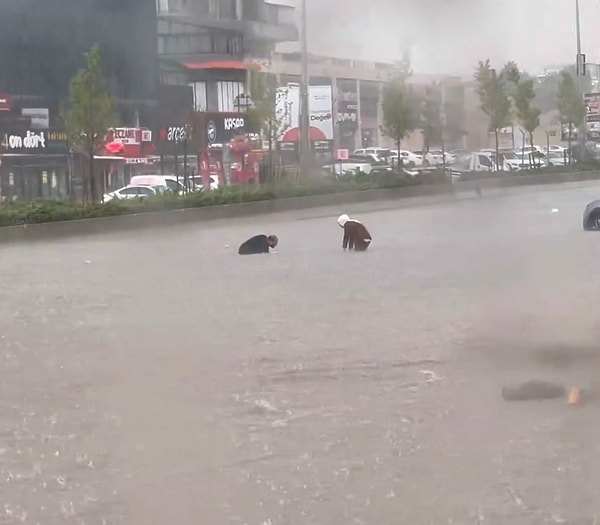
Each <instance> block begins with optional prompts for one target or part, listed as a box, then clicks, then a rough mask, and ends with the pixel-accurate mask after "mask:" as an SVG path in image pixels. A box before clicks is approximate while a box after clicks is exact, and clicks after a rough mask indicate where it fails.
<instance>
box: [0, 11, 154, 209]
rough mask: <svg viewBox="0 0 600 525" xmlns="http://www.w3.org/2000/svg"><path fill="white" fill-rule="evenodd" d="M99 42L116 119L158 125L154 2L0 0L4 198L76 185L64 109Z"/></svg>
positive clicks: (0, 184)
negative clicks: (62, 114) (63, 123)
mask: <svg viewBox="0 0 600 525" xmlns="http://www.w3.org/2000/svg"><path fill="white" fill-rule="evenodd" d="M96 43H97V44H98V45H99V47H100V52H101V57H102V58H101V59H102V68H103V74H104V76H105V78H106V80H107V83H108V87H109V89H110V91H111V93H112V95H113V97H114V99H115V102H116V107H117V111H118V118H119V124H120V125H122V126H125V127H135V128H140V127H147V128H150V129H155V127H156V121H157V110H158V94H159V93H158V86H159V72H158V71H159V70H158V56H157V20H156V0H127V1H121V0H19V1H18V2H15V1H12V0H0V190H1V192H2V193H1V195H0V196H1V197H2V198H6V197H7V196H9V197H23V198H29V197H36V196H50V195H51V196H65V195H66V194H68V193H69V191H70V190H71V189H72V185H71V182H72V181H70V180H68V179H69V177H68V174H69V173H70V172H69V169H68V167H69V162H70V160H69V154H68V152H69V146H68V144H67V140H66V136H65V135H64V132H63V130H61V129H60V128H61V119H60V110H61V108H62V107H64V105H65V104H66V103H67V101H68V99H69V85H70V80H71V78H72V77H73V76H74V75H75V74H76V73H77V71H78V70H80V69H81V68H83V67H84V66H85V64H86V53H88V52H89V50H90V49H91V47H92V46H93V45H94V44H96ZM31 137H34V138H33V139H32V138H31ZM11 139H12V140H11Z"/></svg>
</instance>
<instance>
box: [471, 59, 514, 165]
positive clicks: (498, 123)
mask: <svg viewBox="0 0 600 525" xmlns="http://www.w3.org/2000/svg"><path fill="white" fill-rule="evenodd" d="M510 71H512V68H510V67H509V68H508V71H507V70H503V71H502V72H501V73H499V74H497V73H496V70H495V69H492V67H491V66H490V61H489V59H488V60H486V61H485V62H481V61H480V62H479V65H478V67H477V70H476V72H475V80H476V81H477V94H478V95H479V100H480V104H481V105H480V107H481V110H482V111H483V112H484V113H485V114H486V115H487V117H488V118H489V127H488V129H489V131H490V132H493V133H494V136H495V139H496V163H497V162H498V132H499V131H500V130H501V129H502V128H505V127H507V126H509V125H510V124H511V114H510V113H511V102H510V98H509V95H508V93H507V86H506V81H507V80H506V77H507V76H508V75H509V72H510Z"/></svg>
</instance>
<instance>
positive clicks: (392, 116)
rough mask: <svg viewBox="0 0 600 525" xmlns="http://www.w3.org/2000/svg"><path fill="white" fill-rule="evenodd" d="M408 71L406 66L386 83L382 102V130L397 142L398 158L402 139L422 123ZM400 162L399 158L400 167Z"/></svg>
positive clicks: (417, 101)
mask: <svg viewBox="0 0 600 525" xmlns="http://www.w3.org/2000/svg"><path fill="white" fill-rule="evenodd" d="M406 71H407V70H406V68H404V69H401V70H400V71H398V73H397V74H396V75H395V76H394V78H392V79H391V81H390V82H388V84H386V86H385V87H384V90H383V100H382V103H381V109H382V112H383V125H382V126H381V131H382V133H383V134H384V135H386V136H388V137H390V138H391V139H392V140H394V142H395V143H396V146H397V149H398V159H400V158H401V157H400V149H401V148H400V146H401V143H402V140H403V139H404V138H405V137H407V136H408V135H409V134H410V133H411V132H413V131H414V130H415V129H418V127H419V124H420V111H419V100H418V98H417V97H416V95H415V93H414V92H413V90H412V88H411V87H410V86H409V85H408V84H407V82H406V80H407V73H406ZM400 164H401V163H400V160H399V161H398V167H399V168H400Z"/></svg>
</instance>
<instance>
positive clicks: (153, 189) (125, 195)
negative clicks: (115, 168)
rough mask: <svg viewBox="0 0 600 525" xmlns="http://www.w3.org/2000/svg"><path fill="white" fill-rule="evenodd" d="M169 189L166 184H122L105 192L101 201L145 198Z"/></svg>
mask: <svg viewBox="0 0 600 525" xmlns="http://www.w3.org/2000/svg"><path fill="white" fill-rule="evenodd" d="M170 191H171V190H170V189H169V187H168V186H132V185H129V186H124V187H123V188H119V189H118V190H115V191H111V192H109V193H105V194H104V197H103V199H102V202H105V203H106V202H110V201H113V200H132V199H145V198H147V197H154V196H156V195H164V194H165V193H169V192H170Z"/></svg>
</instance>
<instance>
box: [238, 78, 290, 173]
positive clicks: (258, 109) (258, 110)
mask: <svg viewBox="0 0 600 525" xmlns="http://www.w3.org/2000/svg"><path fill="white" fill-rule="evenodd" d="M249 91H250V97H251V99H252V102H253V106H252V107H251V108H249V109H248V111H247V112H246V122H247V125H248V129H250V130H255V131H258V132H260V134H261V137H262V138H263V140H266V141H267V143H268V148H269V157H268V162H269V177H273V167H274V164H276V161H277V159H276V157H277V140H278V139H279V136H280V135H281V131H282V128H283V122H282V121H281V119H280V118H278V117H277V107H276V106H277V79H276V77H275V76H273V75H268V74H265V73H255V72H252V73H251V75H250V79H249Z"/></svg>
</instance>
